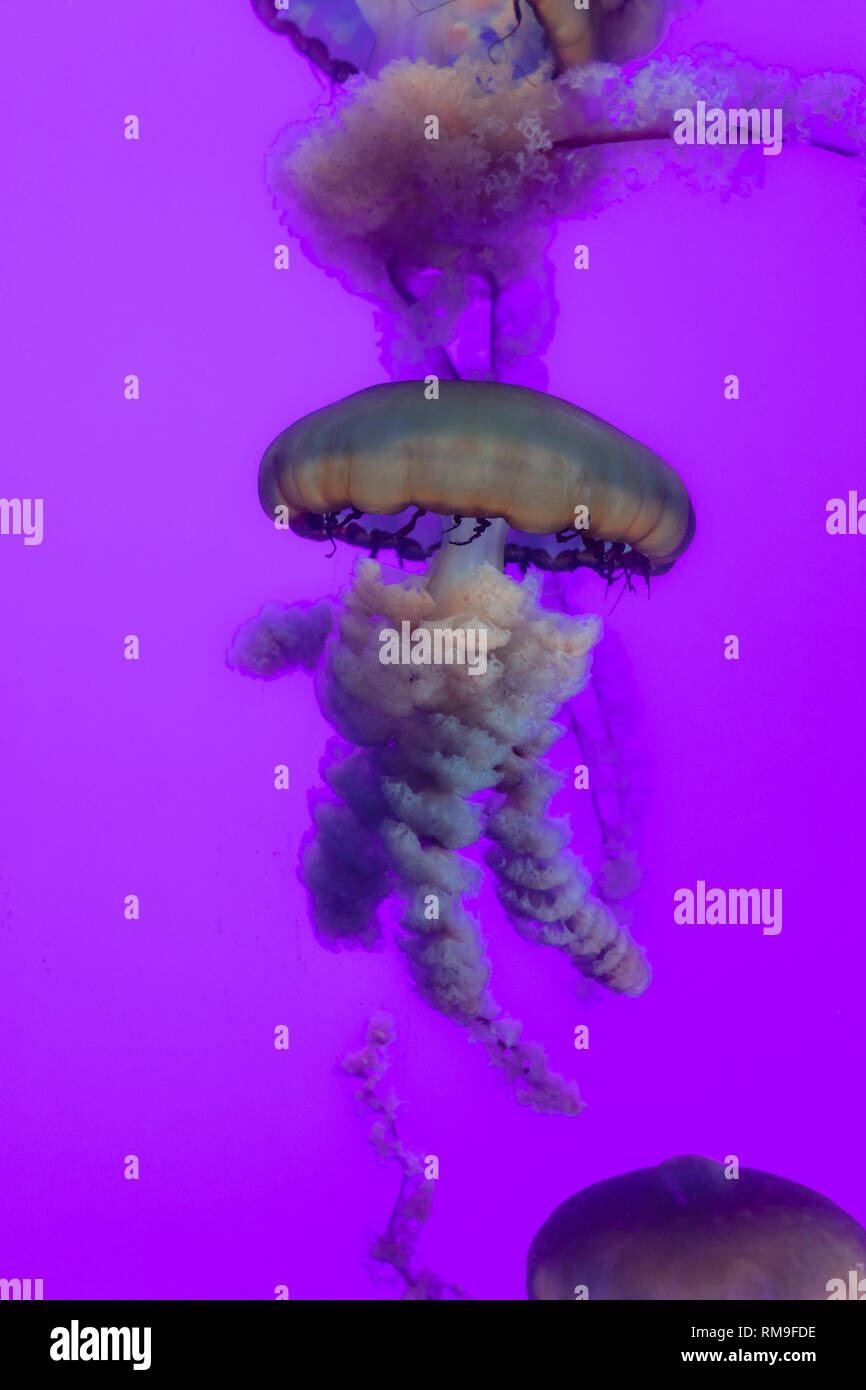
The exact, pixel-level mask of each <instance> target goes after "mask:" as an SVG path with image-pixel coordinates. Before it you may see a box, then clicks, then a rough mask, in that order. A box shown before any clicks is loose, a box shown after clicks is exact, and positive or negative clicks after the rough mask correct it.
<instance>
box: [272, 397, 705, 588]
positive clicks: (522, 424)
mask: <svg viewBox="0 0 866 1390" xmlns="http://www.w3.org/2000/svg"><path fill="white" fill-rule="evenodd" d="M439 392H440V395H439V398H438V400H428V399H427V398H426V393H425V389H424V383H423V382H413V381H404V382H396V383H391V384H386V385H382V386H374V387H369V388H367V389H366V390H364V391H359V392H356V393H355V394H354V395H351V396H348V397H346V398H345V399H344V400H341V401H338V402H337V403H336V404H334V405H330V406H326V407H324V408H323V409H321V410H317V411H314V412H313V413H312V414H310V415H306V416H304V417H303V418H302V419H301V420H298V421H297V422H296V423H295V424H293V425H291V426H290V427H289V428H288V429H287V430H284V431H283V432H282V434H280V435H279V436H278V437H277V438H276V439H275V440H274V441H273V443H272V444H271V445H270V447H269V448H268V450H267V451H266V453H265V455H264V458H263V460H262V464H261V469H260V472H259V495H260V498H261V502H262V505H263V507H264V508H265V510H266V511H267V512H268V513H269V515H271V516H272V517H273V516H274V515H275V513H276V512H277V510H278V509H279V508H283V510H284V511H285V513H286V514H287V519H288V522H289V525H290V526H291V527H292V529H293V530H295V531H296V532H297V533H298V534H300V535H303V536H307V537H309V538H312V539H317V540H326V539H330V540H333V541H336V540H341V541H346V542H348V543H349V544H353V545H357V546H364V547H366V548H368V549H370V550H371V551H373V552H374V553H378V551H379V550H391V549H393V550H394V551H396V553H397V556H398V558H400V559H403V558H409V559H415V560H423V559H429V558H430V557H431V556H433V555H435V557H436V558H435V560H434V561H433V565H432V567H431V570H430V577H429V583H428V590H429V592H430V593H431V595H433V597H434V598H436V599H437V601H439V602H440V603H442V602H446V600H447V595H448V591H449V588H450V587H451V586H452V584H453V582H454V581H456V580H457V579H458V578H460V577H463V576H465V574H466V573H467V572H468V571H469V570H470V569H472V568H473V567H474V566H476V565H478V564H480V563H482V561H483V562H486V563H492V564H494V565H496V566H497V567H498V568H499V569H502V567H503V564H504V563H509V564H514V565H517V566H520V567H521V568H524V569H525V568H526V567H528V566H529V565H534V566H536V567H537V568H540V569H557V570H560V571H564V570H571V569H577V568H583V567H589V568H595V569H598V570H599V571H600V572H601V573H603V574H607V575H608V576H610V575H612V574H615V573H625V574H627V575H628V574H632V573H636V574H642V575H644V576H646V577H649V576H651V575H657V574H661V573H663V572H665V571H666V570H668V569H669V568H670V567H671V565H672V564H673V563H674V561H675V560H676V559H677V557H678V556H680V555H681V554H682V553H683V551H684V550H685V549H686V548H687V546H688V545H689V544H690V542H691V540H692V537H693V535H694V529H695V517H694V508H693V506H692V503H691V499H690V497H689V494H688V492H687V490H686V488H685V486H684V484H683V483H682V481H681V480H680V478H679V476H678V475H677V473H676V472H675V471H674V469H673V468H671V467H670V465H669V464H667V463H665V462H664V461H663V460H662V459H660V458H659V457H658V456H657V455H656V454H654V453H653V452H652V451H651V450H650V449H648V448H646V446H644V445H643V444H640V443H638V442H637V441H636V440H634V439H631V438H630V437H629V436H628V435H626V434H623V433H622V432H621V431H620V430H617V429H615V428H614V427H613V426H612V425H609V424H607V423H605V422H604V421H603V420H600V419H598V418H597V417H596V416H594V415H590V414H589V413H588V412H587V411H583V410H580V409H578V408H577V407H576V406H573V405H569V404H568V403H567V402H566V401H562V400H559V399H557V398H556V397H553V396H548V395H546V394H544V393H542V392H539V391H533V390H530V389H528V388H526V387H517V386H506V385H502V384H499V383H493V382H466V381H444V382H441V383H440V385H439ZM431 517H432V518H433V519H435V518H444V519H445V520H444V521H443V522H441V523H440V526H439V534H438V535H436V534H435V525H434V527H433V529H432V531H431V529H430V526H429V523H428V527H427V531H426V534H424V533H421V535H422V538H421V539H419V533H418V532H417V531H416V528H417V526H418V524H419V522H421V521H422V520H423V519H424V518H431ZM390 518H396V520H395V521H389V519H390ZM407 518H408V519H407Z"/></svg>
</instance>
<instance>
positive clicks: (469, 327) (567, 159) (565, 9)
mask: <svg viewBox="0 0 866 1390" xmlns="http://www.w3.org/2000/svg"><path fill="white" fill-rule="evenodd" d="M254 5H255V8H256V11H257V13H258V14H259V16H260V17H261V18H262V19H263V20H264V22H265V23H266V24H267V25H268V26H269V28H270V29H271V30H273V31H274V32H276V33H283V34H285V35H287V36H288V37H289V38H290V39H291V40H292V42H293V44H294V46H295V47H296V48H298V49H299V50H300V51H301V52H302V53H303V54H304V55H305V56H306V57H307V58H308V59H310V60H311V61H312V62H313V64H314V65H316V67H317V68H318V69H320V70H322V71H323V72H325V73H326V74H327V75H328V76H329V77H330V78H331V79H332V83H333V86H334V90H333V97H332V100H331V101H330V102H329V103H327V104H326V105H323V106H322V107H321V108H320V109H319V111H318V112H317V113H316V114H315V115H314V116H313V117H312V119H310V120H308V121H301V122H296V123H294V124H292V125H289V126H288V127H287V128H286V129H285V130H284V131H283V132H282V133H281V134H280V135H279V136H278V137H277V139H276V141H275V143H274V145H273V148H272V149H271V151H270V153H269V155H268V158H267V163H266V176H267V181H268V184H269V187H270V189H271V191H272V194H273V197H274V201H275V204H276V206H277V208H278V210H279V212H280V215H281V218H282V220H283V221H284V223H285V224H286V226H287V228H288V229H289V231H290V232H291V233H292V234H294V235H296V236H298V237H299V239H300V241H301V244H302V246H303V248H304V250H305V253H306V254H307V256H308V257H309V258H310V259H311V260H313V261H314V262H316V263H317V264H318V265H320V266H321V267H323V268H324V269H325V270H326V271H327V272H328V273H330V274H334V275H338V276H339V277H340V278H341V280H342V282H343V283H344V285H345V286H346V287H347V288H348V289H349V290H350V291H352V292H354V293H357V294H360V295H362V296H364V297H366V298H367V299H368V300H370V301H371V303H372V305H373V307H374V313H375V318H376V328H377V333H378V336H379V341H380V349H381V356H382V360H383V362H384V365H385V367H386V369H387V371H388V373H389V375H390V376H392V377H400V376H404V377H411V376H423V375H427V374H435V375H437V376H441V377H446V378H458V377H459V378H463V379H472V380H494V381H508V382H511V383H513V384H516V385H524V386H532V387H536V388H538V389H543V388H544V386H545V385H546V372H545V367H544V362H543V353H544V350H545V348H546V347H547V345H548V344H549V342H550V340H551V337H552V333H553V328H554V322H555V316H556V303H555V296H554V282H553V267H552V265H551V263H550V258H549V255H548V247H549V243H550V241H551V237H552V232H553V229H554V227H555V225H556V224H557V223H558V222H559V221H561V220H562V219H564V218H571V217H592V216H595V215H597V214H598V213H600V212H601V211H602V210H603V209H604V208H605V207H608V206H610V205H611V204H612V203H615V202H618V201H621V200H623V199H625V198H626V197H628V196H631V195H632V194H633V193H635V192H636V191H638V190H640V189H642V188H645V187H648V186H649V185H651V184H653V183H654V182H656V180H658V179H659V178H660V177H661V176H662V175H663V174H665V173H667V172H669V171H670V172H671V173H673V174H674V175H677V176H679V177H680V178H682V179H684V180H685V181H686V182H687V184H688V186H689V187H690V188H692V189H693V190H695V191H698V190H701V189H714V190H716V191H717V192H718V193H720V194H721V195H722V196H723V197H727V196H729V195H730V194H732V193H734V194H742V195H745V194H748V193H749V191H750V189H751V188H752V187H753V186H755V185H756V184H759V183H760V182H761V180H762V179H763V176H764V172H765V168H766V165H767V163H768V161H767V160H766V159H764V158H763V155H762V151H761V148H760V147H759V146H757V145H756V144H755V143H754V142H753V138H752V133H750V132H751V127H750V124H749V123H750V121H751V118H752V117H753V116H757V115H758V113H759V112H760V111H762V110H768V111H770V112H774V113H777V117H778V120H779V121H780V122H781V129H782V132H783V136H782V138H783V141H784V142H785V143H788V142H807V143H810V144H812V145H815V146H817V147H819V148H821V149H824V150H831V151H834V152H836V153H838V154H841V155H862V154H863V153H864V150H866V141H864V131H866V85H864V83H863V82H862V81H861V80H860V79H859V78H858V77H855V76H853V75H851V74H845V73H833V72H819V73H813V74H809V75H806V76H800V75H798V74H797V73H795V72H793V71H791V70H789V69H785V68H781V67H776V68H762V67H760V66H759V65H757V64H755V63H752V62H750V61H748V60H747V59H745V58H742V57H740V56H738V55H736V54H735V53H734V52H732V51H731V50H730V49H726V48H725V47H724V46H722V45H711V44H704V45H701V46H699V47H698V48H696V49H695V50H694V51H693V52H691V53H685V54H682V55H679V56H677V57H676V58H670V57H668V56H665V55H656V56H653V50H654V49H655V48H656V46H657V44H658V43H659V41H660V40H661V38H662V37H663V35H664V33H665V32H666V30H667V28H668V25H669V23H670V21H671V20H673V19H674V18H676V16H677V15H678V14H679V13H681V12H682V11H683V10H684V9H685V8H689V7H690V6H689V4H683V3H680V0H592V3H591V4H590V6H589V8H588V9H586V10H577V9H575V6H574V4H573V2H572V0H438V3H434V0H330V3H329V2H328V0H315V3H314V0H296V3H294V4H293V5H292V6H291V8H290V11H285V10H282V9H277V8H276V7H275V5H274V3H273V0H254ZM699 102H704V103H705V105H706V107H708V108H713V109H719V110H723V111H733V112H738V113H739V115H740V117H741V118H742V119H741V122H740V124H739V126H738V130H737V133H736V135H735V137H734V139H733V142H725V143H719V144H701V143H691V144H690V143H682V142H681V141H680V135H681V134H682V127H681V126H680V124H679V121H678V117H679V116H680V115H681V114H682V113H683V112H684V111H685V112H690V111H692V112H693V111H694V110H696V108H697V104H698V103H699ZM859 163H860V166H861V168H862V166H863V163H864V161H863V160H862V159H861V160H860V161H859Z"/></svg>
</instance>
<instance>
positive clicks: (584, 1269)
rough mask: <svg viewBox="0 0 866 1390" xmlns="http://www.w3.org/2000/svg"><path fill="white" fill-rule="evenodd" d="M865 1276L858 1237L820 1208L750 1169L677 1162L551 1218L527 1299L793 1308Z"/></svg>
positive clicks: (598, 1187)
mask: <svg viewBox="0 0 866 1390" xmlns="http://www.w3.org/2000/svg"><path fill="white" fill-rule="evenodd" d="M864 1272H866V1231H864V1230H863V1228H862V1227H861V1226H860V1225H858V1223H857V1222H856V1221H855V1220H854V1219H853V1218H852V1217H850V1216H848V1214H847V1213H846V1212H844V1211H843V1210H842V1209H841V1207H838V1206H836V1204H835V1203H834V1202H831V1201H830V1200H829V1199H828V1198H827V1197H823V1196H821V1195H820V1194H819V1193H817V1192H814V1191H812V1189H811V1188H808V1187H804V1186H801V1184H799V1183H796V1182H791V1181H790V1180H789V1179H787V1178H780V1177H777V1176H775V1175H774V1174H772V1173H764V1172H761V1171H760V1170H758V1169H755V1168H740V1170H739V1176H738V1177H737V1178H728V1177H726V1176H725V1170H724V1168H723V1167H722V1165H721V1164H719V1163H715V1162H713V1161H712V1160H711V1159H708V1158H701V1157H697V1156H694V1155H686V1156H680V1157H677V1158H672V1159H668V1160H667V1161H666V1162H665V1163H661V1164H659V1166H658V1167H656V1168H642V1169H639V1170H637V1171H635V1172H631V1173H624V1174H622V1175H620V1176H619V1177H615V1178H607V1179H605V1180H604V1181H603V1182H598V1183H594V1184H593V1185H592V1186H591V1187H587V1188H584V1189H583V1191H581V1192H578V1193H577V1194H576V1195H575V1196H573V1197H569V1198H568V1200H567V1201H565V1202H563V1203H562V1205H561V1206H559V1207H557V1208H556V1210H555V1211H554V1212H553V1214H552V1215H551V1216H550V1217H549V1218H548V1220H547V1221H546V1222H545V1223H544V1225H543V1226H542V1227H541V1230H540V1231H539V1232H538V1234H537V1235H536V1236H535V1239H534V1240H533V1242H532V1245H531V1246H530V1250H529V1257H528V1263H527V1291H528V1294H529V1297H530V1299H536V1300H555V1301H556V1300H558V1301H562V1300H568V1301H575V1300H576V1299H577V1300H582V1299H584V1298H588V1299H589V1300H590V1301H593V1300H594V1301H598V1300H599V1299H601V1300H675V1301H680V1300H689V1299H693V1300H701V1301H709V1300H720V1301H730V1300H737V1299H745V1300H754V1301H757V1300H780V1299H791V1300H798V1301H800V1300H812V1299H827V1298H828V1297H830V1296H832V1295H833V1294H834V1292H835V1291H837V1290H838V1289H839V1288H840V1287H842V1288H845V1289H847V1287H848V1285H849V1280H850V1277H851V1274H852V1273H854V1274H855V1275H856V1278H857V1281H859V1279H860V1278H861V1277H862V1276H863V1274H864ZM840 1281H842V1282H841V1284H840ZM835 1296H836V1297H840V1296H845V1295H844V1294H841V1295H840V1294H839V1293H838V1292H835Z"/></svg>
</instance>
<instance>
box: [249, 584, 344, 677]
mask: <svg viewBox="0 0 866 1390" xmlns="http://www.w3.org/2000/svg"><path fill="white" fill-rule="evenodd" d="M331 621H332V618H331V602H330V600H329V599H320V600H319V601H318V603H313V604H310V603H291V604H285V603H266V604H265V605H264V607H263V608H262V609H261V612H260V613H259V614H258V616H257V617H255V618H250V620H249V622H246V623H244V624H243V626H242V627H239V628H238V630H237V632H236V633H235V637H234V641H233V642H232V645H231V647H230V648H229V650H228V652H227V653H226V665H227V666H229V667H230V668H231V669H232V670H235V671H240V672H241V674H242V675H244V676H256V677H258V679H259V680H266V681H267V680H274V679H275V678H276V677H277V676H283V675H285V674H286V672H288V671H296V670H297V669H298V667H299V666H302V667H303V668H304V670H306V671H312V670H314V669H315V667H316V666H317V665H318V664H319V658H320V657H321V655H322V650H323V648H324V645H325V642H326V641H327V638H328V633H329V632H330V631H331Z"/></svg>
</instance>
